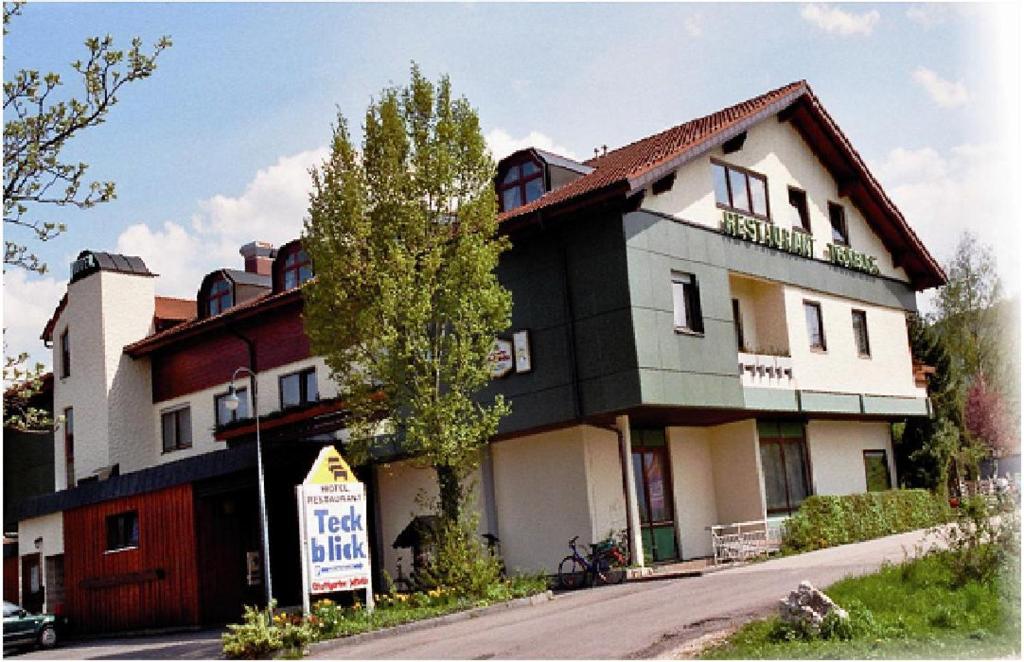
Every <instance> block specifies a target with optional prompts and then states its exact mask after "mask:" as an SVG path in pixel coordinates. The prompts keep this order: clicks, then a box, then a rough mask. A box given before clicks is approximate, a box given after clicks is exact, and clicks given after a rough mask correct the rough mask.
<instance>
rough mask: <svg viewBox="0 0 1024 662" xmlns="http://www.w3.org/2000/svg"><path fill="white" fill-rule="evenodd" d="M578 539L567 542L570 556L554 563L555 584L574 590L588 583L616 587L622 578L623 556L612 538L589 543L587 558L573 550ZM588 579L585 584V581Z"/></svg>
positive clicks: (624, 564) (576, 549)
mask: <svg viewBox="0 0 1024 662" xmlns="http://www.w3.org/2000/svg"><path fill="white" fill-rule="evenodd" d="M577 540H579V536H575V537H574V538H573V539H572V540H570V541H569V548H570V549H572V554H570V555H568V556H566V557H565V558H564V559H562V562H561V563H559V564H558V581H559V583H560V584H561V585H562V588H566V589H574V588H579V587H580V586H582V585H584V584H586V583H589V585H591V586H594V585H595V584H597V582H598V581H600V582H601V583H602V584H619V583H621V582H622V580H623V579H625V578H626V565H627V563H626V556H625V555H624V554H623V553H622V551H621V550H620V549H619V547H618V545H617V544H616V543H615V541H614V540H612V539H607V540H602V541H601V542H599V543H596V544H594V543H591V545H590V556H589V557H585V556H583V555H582V554H580V551H579V549H578V548H577V547H576V541H577ZM588 580H589V582H588Z"/></svg>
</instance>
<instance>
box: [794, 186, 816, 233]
mask: <svg viewBox="0 0 1024 662" xmlns="http://www.w3.org/2000/svg"><path fill="white" fill-rule="evenodd" d="M789 206H790V207H792V208H793V228H794V229H797V230H803V231H804V232H810V231H811V214H810V212H809V211H808V210H807V193H806V192H805V191H802V190H800V189H798V188H793V187H792V186H790V187H789Z"/></svg>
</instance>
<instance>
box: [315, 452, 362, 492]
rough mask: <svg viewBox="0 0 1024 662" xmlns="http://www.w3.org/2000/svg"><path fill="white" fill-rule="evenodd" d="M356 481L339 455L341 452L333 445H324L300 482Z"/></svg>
mask: <svg viewBox="0 0 1024 662" xmlns="http://www.w3.org/2000/svg"><path fill="white" fill-rule="evenodd" d="M358 482H359V481H358V480H357V479H356V475H355V474H354V473H352V469H350V468H349V466H348V463H347V462H345V460H344V458H342V457H341V453H339V452H338V451H337V449H335V448H334V446H324V447H323V448H322V449H320V455H318V456H317V458H316V461H315V462H314V463H313V467H312V468H311V469H310V470H309V473H308V474H306V480H304V481H303V483H302V484H303V485H333V484H334V483H358Z"/></svg>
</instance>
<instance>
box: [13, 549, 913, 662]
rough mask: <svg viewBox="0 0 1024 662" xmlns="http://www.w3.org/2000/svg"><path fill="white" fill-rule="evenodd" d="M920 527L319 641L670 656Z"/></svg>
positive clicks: (874, 558) (90, 644)
mask: <svg viewBox="0 0 1024 662" xmlns="http://www.w3.org/2000/svg"><path fill="white" fill-rule="evenodd" d="M923 540H924V535H923V533H922V532H920V531H918V532H912V533H906V534H902V535H898V536H889V537H888V538H881V539H878V540H872V541H869V542H865V543H858V544H855V545H845V546H843V547H835V548H832V549H825V550H821V551H817V552H811V553H809V554H801V555H799V556H791V557H787V558H782V559H776V560H772V561H765V562H762V563H755V564H751V565H747V566H743V567H738V568H731V569H728V570H722V571H718V572H714V573H711V574H708V575H705V576H702V577H690V578H681V579H665V580H657V581H645V582H632V583H626V584H622V585H619V586H606V587H600V588H594V589H584V590H580V591H573V592H568V593H562V594H560V595H557V596H556V597H555V599H554V600H551V601H549V602H545V603H542V604H540V605H536V606H529V607H521V608H517V609H508V610H502V611H498V612H492V613H488V614H485V615H482V616H479V617H477V618H471V619H467V620H464V621H459V622H455V623H447V624H443V625H439V626H437V627H431V628H428V629H423V630H417V631H413V632H404V633H394V634H385V635H383V636H381V635H375V637H374V638H358V637H357V638H355V639H350V640H345V639H339V640H337V641H335V642H328V643H325V644H318V645H317V646H316V647H315V648H314V650H313V651H312V655H311V657H313V658H320V659H332V658H334V659H378V658H399V659H481V660H483V659H491V658H498V659H507V658H519V659H523V658H526V659H571V658H576V659H580V658H586V659H595V658H597V659H600V658H604V659H609V658H610V659H623V658H652V657H666V656H669V657H670V656H672V654H673V652H674V651H675V650H676V649H679V648H681V647H683V646H684V645H686V644H687V642H692V641H693V640H694V639H696V638H698V637H700V636H702V635H705V634H707V633H709V632H714V631H717V630H720V629H722V628H723V627H727V626H729V625H731V624H734V623H739V622H742V621H745V620H747V619H749V618H751V617H754V616H758V615H760V614H763V613H764V612H766V611H767V610H770V609H772V608H773V606H774V605H775V603H776V601H777V600H778V599H779V598H781V597H783V596H784V595H785V594H786V593H788V592H789V591H790V590H792V589H794V588H796V586H797V584H799V583H800V582H801V581H802V580H804V579H807V580H810V581H811V582H812V583H813V584H815V585H816V586H825V585H828V584H830V583H832V582H835V581H837V580H839V579H842V578H843V577H846V576H849V575H856V574H864V573H869V572H872V571H874V570H876V569H877V568H878V567H879V566H880V565H881V564H882V563H883V562H884V561H891V562H900V561H902V560H903V559H904V558H905V555H906V554H913V553H914V550H915V547H916V546H917V545H918V544H919V543H921V542H922V541H923ZM219 655H220V630H204V631H199V632H185V633H177V634H162V635H156V636H149V637H132V638H128V637H124V638H116V639H97V640H91V641H81V642H75V643H71V644H68V645H64V646H60V647H58V648H56V649H55V650H52V651H33V652H26V653H23V654H20V655H18V657H20V658H27V659H69V658H70V659H108V660H112V659H205V658H214V657H218V656H219Z"/></svg>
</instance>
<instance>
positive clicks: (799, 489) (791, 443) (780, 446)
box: [757, 421, 811, 514]
mask: <svg viewBox="0 0 1024 662" xmlns="http://www.w3.org/2000/svg"><path fill="white" fill-rule="evenodd" d="M757 433H758V438H759V441H760V448H761V471H762V473H763V474H764V494H765V500H766V504H765V505H766V507H767V509H768V513H769V514H789V513H792V512H793V511H795V510H796V509H797V508H799V507H800V504H801V503H802V502H803V500H804V499H806V498H807V497H808V495H810V493H811V472H810V467H809V466H808V464H807V445H806V443H805V441H804V427H803V424H802V423H788V422H776V421H759V422H758V424H757Z"/></svg>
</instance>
